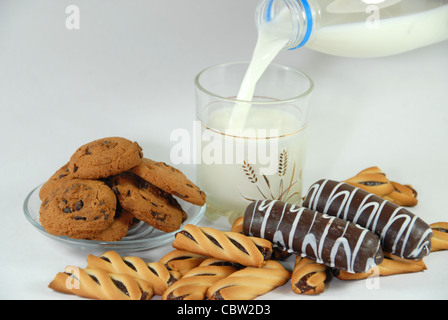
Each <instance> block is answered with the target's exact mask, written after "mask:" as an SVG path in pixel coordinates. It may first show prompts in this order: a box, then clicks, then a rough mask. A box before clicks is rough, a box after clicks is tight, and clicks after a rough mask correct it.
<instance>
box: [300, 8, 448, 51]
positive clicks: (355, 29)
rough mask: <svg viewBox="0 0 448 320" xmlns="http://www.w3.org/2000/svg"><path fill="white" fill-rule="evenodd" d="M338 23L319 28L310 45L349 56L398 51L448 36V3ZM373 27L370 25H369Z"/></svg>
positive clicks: (310, 46) (438, 40) (308, 45)
mask: <svg viewBox="0 0 448 320" xmlns="http://www.w3.org/2000/svg"><path fill="white" fill-rule="evenodd" d="M378 23H379V24H377V25H375V24H371V25H370V24H369V22H359V23H347V24H344V23H342V24H338V25H332V26H327V27H322V28H320V29H319V30H317V31H315V33H314V35H313V37H312V38H311V40H310V42H308V44H307V45H306V47H308V48H310V49H313V50H316V51H320V52H324V53H328V54H332V55H339V56H346V57H360V58H362V57H381V56H387V55H393V54H398V53H402V52H406V51H410V50H414V49H417V48H420V47H424V46H427V45H430V44H433V43H437V42H440V41H444V40H446V39H448V5H445V6H442V7H439V8H436V9H431V10H428V11H425V12H420V13H414V14H409V15H405V16H401V17H396V18H385V17H381V15H380V19H379V20H378ZM369 28H370V29H369Z"/></svg>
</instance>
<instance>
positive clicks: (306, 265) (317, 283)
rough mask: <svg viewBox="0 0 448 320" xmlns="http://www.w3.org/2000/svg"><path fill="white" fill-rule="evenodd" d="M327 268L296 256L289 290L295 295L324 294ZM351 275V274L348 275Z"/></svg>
mask: <svg viewBox="0 0 448 320" xmlns="http://www.w3.org/2000/svg"><path fill="white" fill-rule="evenodd" d="M326 271H327V267H326V266H324V265H323V264H320V263H316V262H314V261H313V260H311V259H308V258H303V257H301V256H299V255H297V257H296V260H295V263H294V270H293V271H292V276H291V288H292V291H294V292H295V293H297V294H309V295H315V294H319V293H322V292H324V290H325V280H326V279H327V272H326ZM350 274H351V273H350Z"/></svg>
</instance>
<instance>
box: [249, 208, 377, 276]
mask: <svg viewBox="0 0 448 320" xmlns="http://www.w3.org/2000/svg"><path fill="white" fill-rule="evenodd" d="M243 233H244V234H246V235H248V236H255V237H261V238H265V239H268V240H270V241H272V242H273V243H274V244H276V245H278V246H279V247H281V248H283V249H285V250H288V251H289V252H295V253H298V254H301V255H302V256H306V257H308V258H310V259H313V260H315V261H316V262H318V263H322V264H324V265H327V266H329V267H333V268H337V269H340V270H344V271H347V272H352V273H359V272H366V271H368V270H370V269H371V268H373V267H374V266H376V265H378V264H380V263H381V262H382V261H383V251H382V250H381V246H380V241H379V238H378V237H377V236H376V235H375V234H373V233H372V232H370V231H368V230H367V229H365V228H361V227H359V226H357V225H355V224H353V223H350V222H348V221H344V220H341V219H338V218H335V217H330V216H328V215H324V214H322V213H319V212H317V211H311V210H308V209H306V208H302V207H298V206H295V205H292V204H288V203H284V202H281V201H277V200H262V201H255V202H252V203H251V204H250V205H249V206H248V207H247V209H246V212H245V214H244V222H243Z"/></svg>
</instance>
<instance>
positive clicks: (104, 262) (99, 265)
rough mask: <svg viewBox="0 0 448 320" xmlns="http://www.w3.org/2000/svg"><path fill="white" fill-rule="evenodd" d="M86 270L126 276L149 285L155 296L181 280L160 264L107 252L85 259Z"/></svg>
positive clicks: (176, 273) (179, 276)
mask: <svg viewBox="0 0 448 320" xmlns="http://www.w3.org/2000/svg"><path fill="white" fill-rule="evenodd" d="M87 268H90V269H101V270H104V271H106V272H108V273H121V274H127V275H129V276H131V277H134V278H138V279H143V280H145V281H147V282H148V283H150V284H151V285H152V287H153V288H154V293H155V294H156V295H162V293H163V292H164V291H165V290H166V288H168V287H169V286H170V285H171V284H172V283H174V282H175V281H177V280H178V279H180V278H181V274H180V273H178V272H176V271H171V272H170V271H168V269H167V268H166V267H165V266H164V265H163V264H162V263H160V262H151V263H146V262H144V261H143V260H142V259H140V258H138V257H123V258H122V257H121V256H120V255H119V254H118V253H116V252H115V251H108V252H105V253H103V254H102V255H101V256H99V257H97V256H94V255H89V256H88V257H87Z"/></svg>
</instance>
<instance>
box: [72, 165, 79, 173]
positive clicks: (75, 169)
mask: <svg viewBox="0 0 448 320" xmlns="http://www.w3.org/2000/svg"><path fill="white" fill-rule="evenodd" d="M76 171H78V166H77V165H76V164H75V165H74V166H73V172H76Z"/></svg>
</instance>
